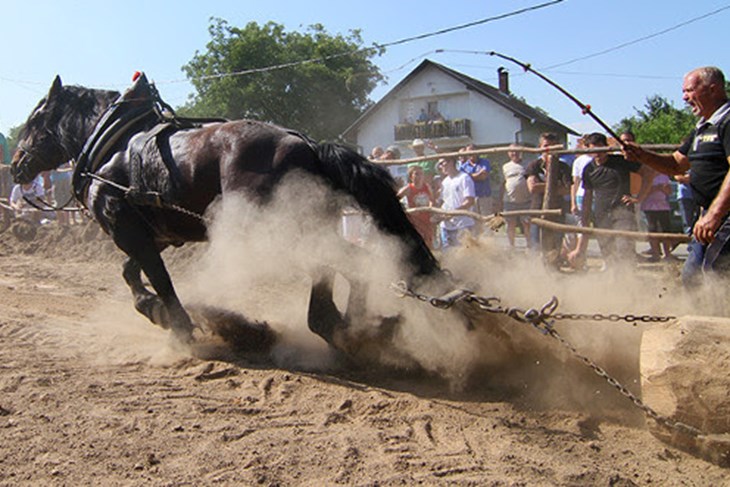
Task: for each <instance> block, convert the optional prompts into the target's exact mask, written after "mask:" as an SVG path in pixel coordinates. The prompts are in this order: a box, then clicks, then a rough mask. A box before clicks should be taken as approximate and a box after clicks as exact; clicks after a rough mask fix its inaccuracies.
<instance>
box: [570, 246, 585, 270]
mask: <svg viewBox="0 0 730 487" xmlns="http://www.w3.org/2000/svg"><path fill="white" fill-rule="evenodd" d="M566 258H567V259H568V263H569V264H570V267H572V268H573V269H580V268H581V267H583V265H584V264H585V262H586V258H585V253H584V252H582V251H581V249H580V248H579V247H576V248H574V249H573V250H571V251H570V252H568V255H567V256H566Z"/></svg>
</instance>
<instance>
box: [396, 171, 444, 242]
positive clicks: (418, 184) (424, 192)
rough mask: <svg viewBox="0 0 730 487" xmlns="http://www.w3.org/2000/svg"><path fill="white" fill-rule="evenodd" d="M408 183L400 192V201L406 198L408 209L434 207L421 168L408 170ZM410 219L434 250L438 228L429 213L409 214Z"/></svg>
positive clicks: (431, 195) (431, 194) (429, 189)
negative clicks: (435, 234)
mask: <svg viewBox="0 0 730 487" xmlns="http://www.w3.org/2000/svg"><path fill="white" fill-rule="evenodd" d="M408 181H409V183H408V184H407V185H406V186H403V188H401V189H400V191H398V199H401V198H403V197H404V196H405V198H406V202H407V203H408V208H421V207H431V206H434V198H433V193H432V192H431V188H430V187H429V185H428V184H426V180H425V178H424V176H423V169H422V168H421V167H420V166H410V167H409V168H408ZM408 218H409V219H410V220H411V223H413V226H414V227H416V230H417V231H418V233H419V234H421V237H423V240H424V241H425V242H426V244H427V245H428V247H429V248H430V249H433V240H434V233H435V230H436V226H435V225H434V224H433V221H432V219H431V213H429V212H425V211H423V212H417V213H409V214H408Z"/></svg>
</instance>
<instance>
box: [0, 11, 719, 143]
mask: <svg viewBox="0 0 730 487" xmlns="http://www.w3.org/2000/svg"><path fill="white" fill-rule="evenodd" d="M548 1H549V0H490V1H466V0H450V1H448V2H431V1H427V0H421V1H419V2H414V1H405V0H402V1H400V2H395V1H393V0H389V1H382V0H370V1H367V2H345V1H342V0H339V1H327V0H309V1H305V2H302V1H268V2H262V1H247V0H237V1H235V0H208V1H205V2H203V1H200V0H196V1H188V0H180V1H167V0H157V1H155V0H126V1H124V2H116V1H108V2H103V1H98V0H95V1H88V0H65V1H63V2H59V1H55V0H53V1H52V0H45V1H43V0H25V1H23V0H15V1H13V2H5V5H4V6H3V9H2V14H3V22H2V28H0V45H2V47H3V56H2V61H1V62H2V64H0V132H3V133H7V131H8V129H9V128H10V127H13V126H16V125H19V124H20V123H22V122H24V121H25V119H26V117H27V116H28V114H29V113H30V111H31V110H32V109H33V107H34V106H35V105H36V103H37V102H38V100H39V99H40V98H41V97H42V96H43V95H44V94H45V93H46V91H47V89H48V87H49V86H50V84H51V81H52V80H53V77H54V76H55V75H56V74H60V75H61V77H62V79H63V81H64V83H66V84H80V85H83V86H88V87H95V88H109V89H116V90H123V89H124V88H125V87H126V86H128V85H129V83H130V79H131V76H132V73H133V72H134V71H136V70H143V71H145V72H146V73H147V75H148V77H149V78H150V79H152V80H154V81H155V82H156V83H157V85H158V88H159V90H160V92H161V94H162V96H163V98H164V99H165V100H166V101H167V102H168V103H170V104H171V105H173V106H177V105H180V104H182V103H184V102H185V100H186V99H187V96H188V94H189V93H190V91H191V86H190V85H189V84H188V83H187V82H186V80H185V76H184V74H183V73H182V71H181V67H182V66H183V65H184V64H185V63H187V62H188V61H190V59H192V57H193V55H194V54H195V52H196V51H201V52H202V51H204V50H205V45H206V43H207V42H208V41H209V34H208V26H209V24H210V21H209V19H210V18H211V17H219V18H223V19H225V20H227V21H228V22H229V23H230V24H232V25H237V26H243V25H245V24H246V23H248V22H251V21H255V22H258V23H264V22H267V21H269V20H271V21H274V22H277V23H280V24H283V25H284V26H285V27H286V28H287V30H303V29H305V28H306V27H307V26H308V25H311V24H313V23H321V24H323V25H324V26H325V28H326V29H327V30H328V31H329V32H330V33H347V32H348V31H349V30H351V29H360V30H361V32H362V36H363V38H364V41H365V43H366V45H370V44H372V43H379V44H385V43H389V42H393V41H397V40H399V39H403V38H407V37H411V36H416V35H419V34H423V33H428V32H433V31H437V30H440V29H445V28H448V27H453V26H458V25H462V24H466V23H469V22H473V21H476V20H480V19H485V18H488V17H493V16H497V15H500V14H505V13H508V12H512V11H515V10H518V9H522V8H526V7H530V6H536V5H539V4H543V3H547V2H548ZM713 11H719V12H717V13H714V14H712V15H708V14H710V13H712V12H713ZM702 16H705V17H704V18H701V19H699V20H694V21H693V19H696V18H699V17H702ZM729 24H730V1H728V0H724V1H720V0H695V1H694V2H687V1H682V2H680V1H679V0H659V1H650V0H643V1H642V0H633V1H629V0H563V1H560V2H558V3H555V4H553V5H551V6H548V7H544V8H541V9H538V10H533V11H530V12H527V13H524V14H521V15H518V16H514V17H509V18H506V19H502V20H496V21H493V22H488V23H485V24H482V25H478V26H474V27H470V28H466V29H463V30H458V31H455V32H451V33H447V34H444V35H439V36H434V37H430V38H427V39H423V40H418V41H414V42H409V43H406V44H403V45H398V46H394V47H391V48H389V49H388V50H387V52H386V54H385V55H383V56H380V57H376V58H375V59H374V61H375V63H376V64H377V65H378V66H379V67H380V68H381V70H382V71H383V73H384V74H385V75H386V76H387V79H388V81H387V84H383V85H381V86H379V87H378V88H377V89H376V90H375V91H374V92H373V93H372V95H371V98H372V99H373V100H374V101H377V100H379V99H380V98H381V97H382V96H383V95H384V94H385V93H387V91H388V90H389V89H390V88H392V87H393V86H394V85H395V84H397V83H398V82H399V81H400V80H401V79H402V78H403V77H404V76H406V75H407V74H408V73H409V72H410V70H412V69H413V68H414V67H415V66H417V65H418V63H419V62H420V61H422V60H423V59H425V58H429V59H431V60H433V61H436V62H439V63H442V64H445V65H447V66H449V67H451V68H453V69H456V70H459V71H461V72H463V73H466V74H468V75H470V76H473V77H475V78H478V79H481V80H482V81H485V82H487V83H490V84H493V85H496V84H497V75H496V72H497V68H499V67H500V66H505V67H507V68H508V69H509V71H510V87H511V89H512V92H513V93H515V94H516V95H519V96H522V97H523V98H525V99H526V100H527V102H528V103H530V104H532V105H536V106H539V107H541V108H543V109H545V110H547V111H548V113H549V114H550V115H551V116H552V117H553V118H556V119H557V120H559V121H560V122H562V123H564V124H566V125H568V126H570V127H572V128H573V129H575V130H577V131H579V132H587V131H592V130H598V129H599V127H598V126H597V125H596V124H595V123H594V122H592V121H591V120H590V119H589V118H588V117H585V116H583V115H582V114H581V113H580V111H579V110H578V108H577V107H576V106H575V105H573V104H572V103H571V102H570V101H568V100H567V99H566V98H565V97H563V96H562V95H561V94H559V93H558V92H557V91H555V89H554V88H552V87H550V86H548V85H547V84H546V83H544V82H543V81H541V80H539V79H538V78H537V77H535V76H534V75H532V74H529V73H528V74H526V73H524V72H522V70H521V68H519V67H518V66H515V65H509V64H505V62H503V61H500V60H499V59H497V58H494V57H489V56H486V55H484V54H478V53H471V52H470V53H464V52H461V53H460V52H456V51H459V50H461V51H497V52H501V53H503V54H506V55H509V56H512V57H515V58H517V59H519V60H521V61H524V62H528V63H530V64H531V65H532V66H533V67H534V68H536V69H538V70H541V71H542V72H543V73H544V74H546V75H547V76H549V77H550V78H552V79H553V80H555V81H556V82H558V83H560V84H561V85H563V86H564V87H565V88H567V89H568V90H569V91H571V92H573V93H574V94H575V95H576V96H577V97H578V98H580V99H581V100H583V101H584V102H585V103H588V104H590V105H591V106H592V108H593V111H594V112H595V113H596V114H597V115H598V116H600V117H601V118H602V119H604V120H605V121H606V122H608V123H609V124H611V125H612V124H614V123H616V122H618V121H619V120H621V119H622V118H624V117H627V116H631V115H633V114H634V113H635V108H642V107H643V106H644V103H645V101H646V98H647V96H651V95H654V94H659V95H662V96H664V97H666V98H668V99H669V100H671V101H672V102H673V103H674V105H675V106H676V107H682V106H683V102H682V99H681V83H682V76H683V74H684V73H686V72H687V71H689V70H690V69H692V68H694V67H697V66H704V65H715V66H718V67H720V68H721V69H723V70H724V71H725V72H726V73H727V74H728V76H729V77H730V71H729V69H730V49H728V47H727V40H728V36H727V34H726V31H727V27H726V26H727V25H729ZM663 31H667V32H665V33H662V32H663ZM640 39H644V40H640ZM634 41H637V42H634ZM627 43H630V45H628V46H626V47H623V48H620V47H619V46H622V45H624V44H627ZM436 50H444V52H443V53H435V52H434V51H436ZM604 51H608V52H606V53H604V54H600V55H596V54H598V53H601V52H604ZM586 56H589V57H588V58H587V59H581V60H578V61H573V60H576V59H580V58H585V57H586ZM571 61H573V62H571ZM564 63H567V64H564ZM558 65H559V66H558ZM322 116H327V115H326V114H322Z"/></svg>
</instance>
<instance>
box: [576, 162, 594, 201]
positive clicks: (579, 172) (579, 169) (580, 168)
mask: <svg viewBox="0 0 730 487" xmlns="http://www.w3.org/2000/svg"><path fill="white" fill-rule="evenodd" d="M592 160H593V158H592V157H591V156H589V155H588V154H582V155H580V156H578V157H576V158H575V161H573V170H572V171H571V175H572V176H573V177H574V178H576V177H577V178H580V184H579V185H578V189H577V190H576V191H575V194H576V196H583V195H584V194H585V192H586V191H585V189H583V169H585V167H586V166H587V165H588V164H590V162H591V161H592Z"/></svg>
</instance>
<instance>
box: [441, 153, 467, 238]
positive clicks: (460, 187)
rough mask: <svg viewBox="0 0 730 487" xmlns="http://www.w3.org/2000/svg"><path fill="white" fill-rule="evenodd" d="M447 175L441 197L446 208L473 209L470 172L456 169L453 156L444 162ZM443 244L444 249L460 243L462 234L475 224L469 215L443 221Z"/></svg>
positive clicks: (442, 206) (443, 181)
mask: <svg viewBox="0 0 730 487" xmlns="http://www.w3.org/2000/svg"><path fill="white" fill-rule="evenodd" d="M442 167H443V171H444V174H445V177H444V178H443V180H442V181H441V197H442V199H443V204H442V205H441V208H443V209H444V210H471V209H472V206H473V205H474V199H475V192H474V182H473V181H472V180H471V178H470V177H469V175H468V174H466V173H463V172H461V171H459V170H458V169H456V161H455V160H454V159H452V158H447V159H444V160H443V162H442ZM440 226H441V246H442V248H443V249H447V248H449V247H453V246H456V245H458V243H459V237H460V235H461V234H462V233H463V232H464V231H467V230H469V229H471V227H472V226H474V220H473V219H472V218H470V217H468V216H453V217H450V218H446V219H444V220H443V221H442V222H441V225H440Z"/></svg>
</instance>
